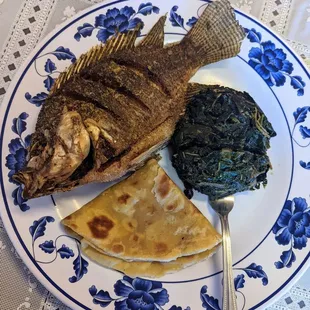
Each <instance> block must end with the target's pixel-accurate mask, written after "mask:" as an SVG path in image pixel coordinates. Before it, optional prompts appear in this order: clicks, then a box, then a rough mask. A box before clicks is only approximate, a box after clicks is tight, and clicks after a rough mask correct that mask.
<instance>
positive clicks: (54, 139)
mask: <svg viewBox="0 0 310 310" xmlns="http://www.w3.org/2000/svg"><path fill="white" fill-rule="evenodd" d="M54 129H55V128H54ZM41 133H43V136H44V137H43V139H44V140H45V142H44V143H43V145H44V147H43V149H42V150H41V152H39V153H38V152H32V151H31V147H33V148H35V147H36V141H35V140H34V141H32V143H31V146H30V152H29V154H30V155H29V160H28V164H27V167H26V168H25V169H24V170H21V171H19V172H18V173H17V174H15V175H14V176H13V179H14V180H16V181H17V182H19V183H22V184H23V185H24V190H23V197H24V198H26V199H27V198H32V197H36V196H37V192H40V191H41V190H42V189H43V188H44V190H46V189H48V188H49V187H51V188H55V186H57V184H60V183H62V182H63V181H65V180H67V179H68V178H69V177H70V176H71V175H72V174H73V173H74V171H75V170H76V169H77V168H78V167H79V166H80V165H81V164H82V162H83V161H84V159H85V158H86V157H87V156H88V154H89V152H90V148H91V139H90V136H89V133H88V131H87V129H86V127H85V125H84V123H83V119H82V117H81V115H80V114H79V113H78V112H77V111H68V109H67V108H66V107H65V108H64V109H63V113H62V115H61V118H60V121H59V123H58V126H57V128H56V129H55V130H54V131H52V132H51V130H48V129H44V128H42V129H41ZM41 138H42V134H41ZM34 139H35V138H34ZM41 140H42V139H41ZM41 145H42V143H41ZM32 154H33V155H32Z"/></svg>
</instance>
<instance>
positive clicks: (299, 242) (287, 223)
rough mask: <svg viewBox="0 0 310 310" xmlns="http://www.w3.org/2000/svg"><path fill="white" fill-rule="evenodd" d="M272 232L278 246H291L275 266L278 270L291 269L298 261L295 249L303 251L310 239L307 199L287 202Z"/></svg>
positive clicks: (309, 212) (309, 213)
mask: <svg viewBox="0 0 310 310" xmlns="http://www.w3.org/2000/svg"><path fill="white" fill-rule="evenodd" d="M272 231H273V233H274V234H275V239H276V241H277V242H278V244H280V245H289V246H290V248H289V249H288V250H287V251H284V252H282V255H281V256H280V261H277V262H275V266H276V268H277V269H282V268H284V267H287V268H290V267H291V266H292V264H293V263H294V262H295V261H296V255H295V253H294V251H293V249H296V250H301V249H303V248H304V247H306V245H307V242H308V238H310V208H309V207H308V204H307V201H306V199H304V198H294V199H293V200H287V201H286V202H285V205H284V208H283V210H282V212H281V214H280V216H279V218H278V220H277V222H276V224H275V225H274V227H273V230H272Z"/></svg>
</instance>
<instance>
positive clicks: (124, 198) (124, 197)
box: [117, 194, 131, 204]
mask: <svg viewBox="0 0 310 310" xmlns="http://www.w3.org/2000/svg"><path fill="white" fill-rule="evenodd" d="M130 197H131V196H130V195H129V194H123V195H122V196H120V197H118V198H117V201H118V202H119V203H123V204H126V203H127V200H128V199H129V198H130Z"/></svg>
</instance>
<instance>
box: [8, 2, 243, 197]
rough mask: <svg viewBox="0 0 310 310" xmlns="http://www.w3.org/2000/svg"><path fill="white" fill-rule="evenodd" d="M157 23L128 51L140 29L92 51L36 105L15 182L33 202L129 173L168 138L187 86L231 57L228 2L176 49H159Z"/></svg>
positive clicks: (234, 34)
mask: <svg viewBox="0 0 310 310" xmlns="http://www.w3.org/2000/svg"><path fill="white" fill-rule="evenodd" d="M165 19H166V17H165V16H164V17H161V18H160V19H159V21H158V22H157V23H156V24H155V26H154V27H153V28H152V29H151V31H150V32H149V34H148V35H147V36H146V37H145V38H144V39H143V40H142V41H141V43H139V44H138V45H137V46H135V40H136V37H137V35H138V34H139V33H140V29H141V24H139V25H137V27H136V29H134V30H132V31H128V32H127V33H124V34H117V35H116V37H114V38H112V39H110V40H109V41H108V42H107V43H106V44H105V45H98V46H96V47H93V48H92V49H91V50H90V51H89V52H87V53H86V54H84V55H82V56H81V57H80V58H79V59H78V60H77V61H76V63H75V64H73V65H71V66H70V67H69V68H68V70H67V71H66V72H64V73H62V74H61V75H60V76H59V77H58V79H57V80H56V81H55V84H54V86H53V89H52V90H51V93H50V94H49V96H48V98H47V99H46V101H45V104H44V105H43V107H42V109H41V111H40V113H39V117H38V120H37V123H36V129H35V132H34V134H33V135H32V139H31V145H30V148H29V152H28V154H29V161H28V163H27V165H26V168H25V169H23V170H21V171H19V172H18V173H17V174H15V175H14V177H13V178H14V179H15V181H18V182H20V183H22V184H24V189H23V197H24V198H28V199H29V198H34V197H39V196H42V195H47V194H51V193H54V192H58V191H68V190H71V189H72V188H74V187H76V186H79V185H82V184H86V183H90V182H95V181H97V182H107V181H112V180H115V179H117V178H119V177H121V176H123V175H124V174H126V173H127V172H128V171H133V170H135V169H136V168H138V167H139V166H141V165H143V163H144V162H145V161H146V159H148V158H149V157H150V156H151V155H152V153H154V152H155V151H156V150H158V149H159V148H161V147H163V145H165V143H166V142H167V141H168V140H169V138H170V137H171V135H172V133H173V131H174V128H175V124H176V122H177V121H178V119H179V117H180V115H181V114H182V113H183V112H184V108H185V99H184V97H185V94H186V90H187V85H188V81H189V79H190V78H191V77H192V76H193V75H194V74H195V73H196V71H197V70H198V69H199V68H200V67H202V66H204V65H207V64H210V63H213V62H216V61H219V60H221V59H224V58H228V57H233V56H235V55H237V54H238V52H239V50H240V45H241V41H242V39H243V38H244V35H245V34H244V30H243V28H242V27H241V26H239V24H238V22H237V21H236V19H235V15H234V11H233V9H232V7H231V6H230V4H229V2H228V1H227V0H220V1H216V2H213V3H212V4H209V5H208V6H207V7H206V9H205V11H204V12H203V14H202V15H201V17H200V18H199V20H198V21H197V23H196V24H195V25H194V26H193V28H192V29H191V30H190V31H189V32H188V34H187V35H186V36H185V37H184V38H183V39H182V40H181V41H180V42H178V43H176V44H169V45H167V46H164V24H165Z"/></svg>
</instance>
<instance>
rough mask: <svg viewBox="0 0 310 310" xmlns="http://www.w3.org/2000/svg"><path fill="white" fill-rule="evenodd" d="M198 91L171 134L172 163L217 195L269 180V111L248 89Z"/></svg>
mask: <svg viewBox="0 0 310 310" xmlns="http://www.w3.org/2000/svg"><path fill="white" fill-rule="evenodd" d="M189 87H190V88H191V89H192V92H194V91H195V92H197V94H196V95H194V96H193V97H191V98H190V99H189V102H188V105H187V109H186V113H185V115H184V116H183V117H182V118H181V119H180V121H179V123H178V124H177V127H176V130H175V133H174V135H173V137H172V145H173V149H174V155H173V159H172V163H173V166H174V167H175V169H176V170H177V173H178V175H179V177H180V178H181V179H182V181H183V182H184V185H185V187H186V191H185V193H186V194H187V195H189V196H191V195H192V189H193V188H194V189H196V190H198V191H199V192H201V193H204V194H207V195H208V196H209V199H210V200H216V199H219V198H223V197H226V196H228V195H232V194H235V193H237V192H242V191H246V190H250V189H255V188H256V189H258V188H259V187H260V184H263V185H266V184H267V172H268V170H269V169H270V168H271V163H270V161H269V157H268V155H267V150H268V149H269V148H270V138H271V137H274V136H276V132H275V131H274V129H273V127H272V125H271V124H270V122H269V121H268V119H267V117H266V115H265V114H264V113H263V111H262V110H261V109H260V108H259V106H258V105H257V104H256V103H255V101H254V100H253V98H252V97H251V96H250V95H249V94H248V93H246V92H240V91H236V90H233V89H231V88H227V87H221V86H207V85H199V84H192V85H191V86H189Z"/></svg>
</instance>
